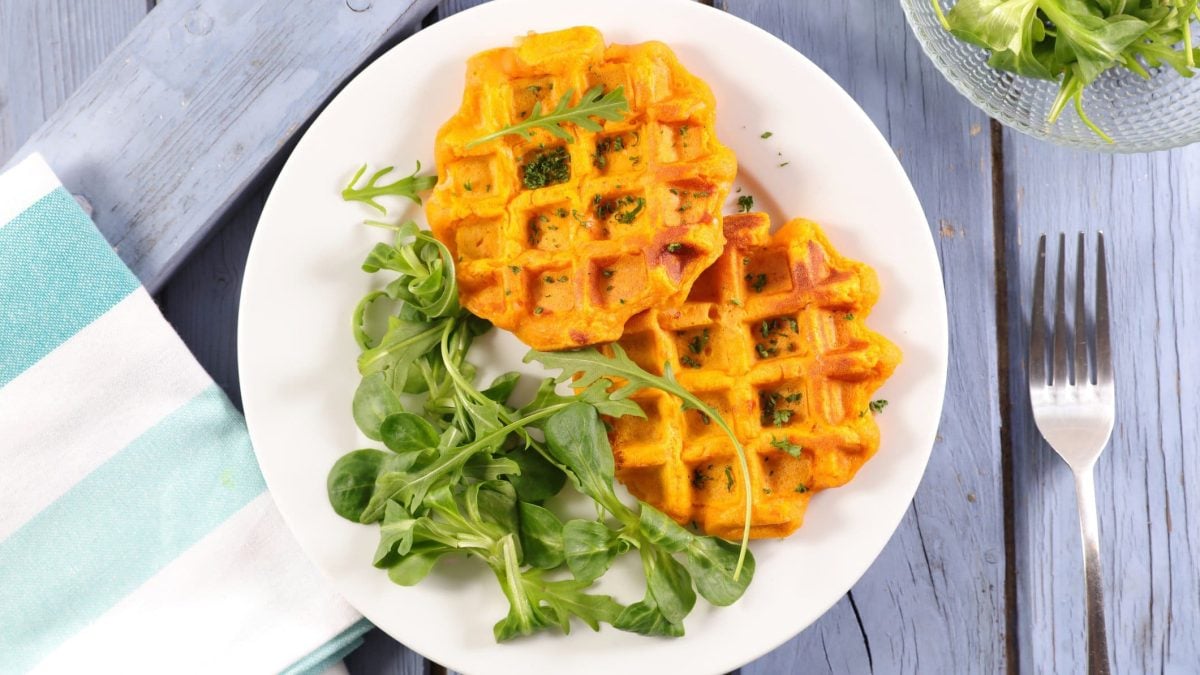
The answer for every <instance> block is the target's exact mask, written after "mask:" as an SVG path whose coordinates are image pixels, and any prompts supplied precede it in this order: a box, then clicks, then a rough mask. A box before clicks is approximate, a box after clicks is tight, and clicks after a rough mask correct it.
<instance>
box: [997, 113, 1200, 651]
mask: <svg viewBox="0 0 1200 675" xmlns="http://www.w3.org/2000/svg"><path fill="white" fill-rule="evenodd" d="M1004 148H1005V157H1006V163H1005V164H1006V167H1007V169H1006V174H1005V175H1006V183H1007V185H1008V186H1009V187H1008V189H1007V190H1006V192H1007V194H1009V195H1011V199H1009V200H1007V203H1006V205H1005V220H1006V229H1007V233H1008V235H1007V236H1008V239H1007V244H1006V253H1007V258H1008V268H1009V269H1010V271H1011V274H1010V276H1009V284H1008V302H1009V308H1010V310H1009V314H1010V316H1012V317H1013V319H1014V320H1013V322H1012V325H1011V326H1010V327H1009V341H1010V345H1011V346H1012V348H1011V351H1010V355H1011V367H1012V370H1011V372H1012V380H1011V396H1012V445H1013V449H1012V456H1013V468H1014V479H1013V482H1014V492H1015V499H1014V504H1015V510H1016V511H1015V519H1016V520H1015V524H1016V553H1017V572H1018V574H1017V600H1018V618H1019V627H1020V629H1019V636H1020V665H1021V669H1022V670H1023V671H1026V672H1082V671H1083V669H1084V664H1085V663H1086V661H1085V642H1084V632H1083V623H1084V613H1083V580H1082V564H1083V563H1082V554H1081V551H1080V544H1079V529H1078V520H1077V519H1076V514H1075V502H1074V488H1073V483H1072V480H1071V474H1070V471H1069V470H1068V469H1067V468H1066V466H1065V465H1064V464H1063V463H1062V462H1061V461H1060V460H1059V459H1058V457H1057V456H1056V455H1054V453H1053V451H1052V450H1051V449H1050V448H1049V447H1048V446H1047V445H1046V444H1045V443H1044V442H1043V441H1042V440H1041V437H1040V435H1039V434H1038V433H1037V431H1036V428H1035V426H1034V424H1033V421H1032V416H1031V412H1030V409H1029V398H1028V390H1027V379H1026V376H1025V363H1026V355H1027V349H1028V346H1027V345H1028V341H1027V330H1028V329H1027V326H1028V321H1029V312H1030V304H1031V293H1032V291H1031V290H1030V289H1031V286H1032V279H1033V264H1034V255H1035V253H1036V240H1037V237H1038V235H1039V234H1040V233H1041V232H1051V233H1058V232H1062V231H1065V232H1068V233H1076V232H1078V231H1080V230H1084V231H1086V232H1088V233H1089V234H1093V233H1094V232H1095V231H1096V230H1103V231H1104V232H1105V233H1106V236H1107V237H1108V244H1109V264H1110V279H1111V285H1112V302H1113V311H1114V331H1115V334H1114V353H1115V369H1116V375H1117V423H1116V428H1115V430H1114V432H1113V440H1112V444H1111V445H1110V447H1109V448H1108V450H1106V451H1105V453H1104V455H1103V456H1102V457H1101V459H1100V461H1099V463H1098V465H1097V469H1096V483H1097V486H1096V490H1097V498H1098V502H1099V512H1100V537H1101V551H1102V555H1103V558H1104V564H1105V575H1104V578H1105V586H1106V591H1107V593H1108V596H1107V597H1108V604H1107V609H1108V627H1109V640H1110V653H1111V658H1112V659H1113V662H1112V666H1113V672H1122V673H1149V672H1156V673H1157V672H1166V673H1172V672H1176V673H1184V672H1192V673H1194V672H1196V671H1197V668H1200V582H1198V580H1197V576H1198V575H1197V570H1198V569H1200V455H1198V454H1197V452H1196V439H1197V438H1200V414H1198V413H1200V391H1198V387H1197V385H1196V382H1197V381H1198V378H1200V351H1198V350H1197V349H1196V347H1195V344H1196V337H1197V335H1200V312H1198V311H1197V308H1198V307H1200V267H1198V266H1197V264H1196V263H1197V261H1198V260H1200V231H1198V230H1197V224H1198V223H1200V197H1198V196H1197V193H1196V191H1195V190H1194V189H1193V188H1192V185H1193V184H1194V183H1195V181H1196V180H1197V178H1200V146H1194V147H1192V148H1190V149H1185V150H1176V151H1172V152H1169V153H1156V154H1153V155H1135V156H1118V157H1113V156H1104V155H1097V154H1086V153H1080V152H1075V151H1069V150H1065V149H1061V148H1057V147H1054V146H1051V145H1048V144H1046V143H1042V142H1039V141H1034V140H1032V139H1029V138H1026V137H1024V136H1020V135H1018V134H1015V133H1011V132H1006V134H1005V144H1004ZM1049 250H1050V251H1051V252H1054V251H1056V250H1057V247H1056V246H1055V247H1052V248H1050V249H1049ZM1093 250H1094V249H1093ZM1068 251H1069V254H1070V255H1073V254H1074V253H1073V252H1074V241H1071V245H1070V247H1069V249H1068ZM1052 254H1053V253H1052ZM1069 260H1073V258H1069ZM1068 288H1070V287H1068ZM1018 319H1020V320H1018Z"/></svg>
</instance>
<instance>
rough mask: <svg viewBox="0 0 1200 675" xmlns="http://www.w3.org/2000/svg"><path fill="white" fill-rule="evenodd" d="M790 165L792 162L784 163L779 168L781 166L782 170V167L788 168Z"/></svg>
mask: <svg viewBox="0 0 1200 675" xmlns="http://www.w3.org/2000/svg"><path fill="white" fill-rule="evenodd" d="M788 164H791V162H784V163H782V164H780V165H779V166H780V168H782V167H785V166H787V165H788Z"/></svg>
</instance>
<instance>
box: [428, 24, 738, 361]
mask: <svg viewBox="0 0 1200 675" xmlns="http://www.w3.org/2000/svg"><path fill="white" fill-rule="evenodd" d="M595 85H602V86H603V87H604V90H605V91H610V92H611V91H613V90H615V89H616V88H617V87H621V88H622V90H623V92H624V94H625V96H626V98H627V100H628V102H629V110H628V112H627V113H626V114H625V116H624V118H623V119H622V120H620V121H608V122H605V123H604V126H603V129H602V130H601V131H600V132H596V133H593V132H590V131H587V130H585V129H582V128H579V127H578V126H575V125H572V124H567V125H566V127H565V130H566V131H568V132H569V133H570V134H571V135H573V136H574V139H575V140H574V142H570V143H568V142H566V141H565V140H563V139H561V138H557V137H555V136H554V135H552V134H551V133H549V132H548V131H545V130H537V131H536V132H535V133H534V135H533V137H532V138H524V137H522V136H520V135H515V134H510V135H507V136H504V137H502V138H499V139H496V140H492V141H488V142H485V143H482V144H479V145H475V146H473V147H468V145H469V144H470V143H471V142H472V141H473V140H475V139H478V138H480V137H481V136H485V135H487V134H489V133H492V132H495V131H497V130H499V129H502V128H505V127H508V126H509V125H512V124H515V123H519V122H520V121H521V120H523V119H526V118H528V116H529V115H530V114H531V113H532V111H533V110H534V107H535V105H537V104H538V103H539V102H540V104H541V110H542V111H543V112H545V111H549V110H553V109H554V108H555V106H556V105H557V104H558V102H559V99H560V98H561V97H563V96H570V97H571V98H570V100H571V101H572V104H574V103H576V102H578V101H579V99H580V96H581V95H582V94H583V93H584V92H585V91H587V90H588V89H589V88H590V87H593V86H595ZM715 105H716V104H715V101H714V99H713V95H712V92H711V91H710V90H709V88H708V86H707V85H706V84H705V83H704V82H702V81H701V80H699V79H698V78H696V77H694V76H693V75H691V74H690V73H688V72H687V71H686V70H685V69H684V68H683V66H681V65H680V64H679V62H678V60H677V59H676V58H675V55H674V53H673V52H672V51H671V50H670V48H668V47H667V46H666V45H664V44H662V43H659V42H647V43H643V44H638V45H610V46H608V47H605V45H604V38H603V36H602V35H601V34H600V33H599V31H597V30H595V29H593V28H572V29H568V30H563V31H558V32H554V33H545V34H531V35H529V36H527V37H525V38H522V39H521V40H520V41H519V42H518V44H517V46H516V47H515V48H505V49H495V50H491V51H487V52H483V53H480V54H477V55H476V56H474V57H472V58H471V60H470V62H469V63H468V67H467V80H466V91H465V92H464V95H463V103H462V107H461V108H460V110H459V111H458V113H457V114H455V115H454V117H453V118H451V119H450V120H449V121H448V122H447V123H446V124H445V125H444V126H443V127H442V128H441V130H440V131H439V132H438V136H437V143H436V148H435V154H436V158H437V165H438V184H437V187H436V188H435V190H434V192H433V195H432V196H431V197H430V199H429V201H428V205H427V208H426V215H427V216H428V219H429V224H430V226H431V228H432V230H433V232H434V234H435V235H436V236H437V237H438V238H439V239H440V240H441V241H442V242H444V243H445V244H446V245H447V246H448V247H449V248H450V250H451V252H452V253H453V254H454V256H455V260H456V261H457V270H458V282H459V292H460V296H461V299H462V302H463V304H464V306H465V307H466V308H467V309H469V310H470V311H471V312H473V313H475V314H477V315H479V316H481V317H484V318H486V319H488V320H490V321H491V322H492V323H494V324H495V325H497V326H500V327H501V328H506V329H508V330H510V331H512V332H513V333H515V334H516V335H517V337H519V338H520V339H521V340H523V341H524V342H525V343H526V344H528V345H530V346H531V347H534V348H536V349H543V350H553V349H564V348H571V347H580V346H583V345H589V344H596V343H601V342H610V341H612V340H615V339H617V338H618V337H620V335H621V330H622V328H623V327H624V325H625V322H626V321H627V320H628V319H629V318H630V317H632V316H633V315H634V314H637V313H638V312H640V311H643V310H645V309H648V308H650V307H657V306H662V305H669V304H678V303H679V302H680V301H681V300H682V299H683V298H685V297H686V296H687V292H688V290H689V289H690V288H691V286H692V284H693V282H695V280H696V278H697V277H698V276H699V275H700V273H701V272H702V271H703V270H704V269H705V268H707V267H708V266H709V265H710V264H711V263H712V262H713V260H715V259H716V258H717V256H719V255H720V253H721V250H722V248H723V246H724V238H723V236H722V229H721V215H720V213H721V206H722V204H723V203H724V200H725V197H726V196H727V194H728V191H729V186H730V184H731V182H732V181H733V178H734V176H735V174H736V172H737V162H736V158H735V157H734V154H733V152H732V151H731V150H729V149H728V148H726V147H725V146H723V145H721V143H720V142H719V141H718V140H717V138H716V134H715V133H714V130H713V124H714V110H715Z"/></svg>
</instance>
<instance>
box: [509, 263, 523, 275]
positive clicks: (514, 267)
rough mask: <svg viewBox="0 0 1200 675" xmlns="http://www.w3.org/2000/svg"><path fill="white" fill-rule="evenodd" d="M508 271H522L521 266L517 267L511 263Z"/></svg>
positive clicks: (515, 272)
mask: <svg viewBox="0 0 1200 675" xmlns="http://www.w3.org/2000/svg"><path fill="white" fill-rule="evenodd" d="M508 271H509V272H512V273H513V274H520V273H521V268H520V267H517V266H516V265H509V266H508Z"/></svg>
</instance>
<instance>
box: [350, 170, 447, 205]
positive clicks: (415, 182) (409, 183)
mask: <svg viewBox="0 0 1200 675" xmlns="http://www.w3.org/2000/svg"><path fill="white" fill-rule="evenodd" d="M394 168H396V167H393V166H385V167H384V168H382V169H380V170H379V171H376V172H375V173H373V174H371V177H370V178H368V179H367V183H366V185H363V186H362V187H361V188H356V187H354V184H355V183H357V182H358V179H359V178H361V177H362V175H363V174H364V173H366V171H367V165H366V164H363V165H362V166H361V167H359V169H358V171H356V172H355V173H354V177H353V178H351V179H350V182H349V183H348V184H347V185H346V187H345V188H343V189H342V199H344V200H346V201H348V202H363V203H365V204H369V205H370V206H372V207H374V208H375V209H377V210H378V211H379V212H380V213H383V214H386V213H387V209H386V208H384V207H383V205H381V204H380V203H379V202H377V201H375V198H376V197H380V196H383V195H394V196H397V197H405V198H408V199H411V200H412V201H414V202H416V203H418V204H420V203H421V197H420V196H419V195H418V194H417V193H418V192H424V191H425V190H432V189H433V186H434V185H437V176H418V175H417V174H418V173H420V171H421V163H420V162H417V168H416V169H413V172H412V175H410V176H408V177H407V178H401V179H400V180H398V181H396V182H395V183H389V184H387V185H378V184H377V183H378V182H379V179H380V178H383V177H384V176H386V175H388V174H389V173H391V172H392V169H394Z"/></svg>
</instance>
